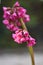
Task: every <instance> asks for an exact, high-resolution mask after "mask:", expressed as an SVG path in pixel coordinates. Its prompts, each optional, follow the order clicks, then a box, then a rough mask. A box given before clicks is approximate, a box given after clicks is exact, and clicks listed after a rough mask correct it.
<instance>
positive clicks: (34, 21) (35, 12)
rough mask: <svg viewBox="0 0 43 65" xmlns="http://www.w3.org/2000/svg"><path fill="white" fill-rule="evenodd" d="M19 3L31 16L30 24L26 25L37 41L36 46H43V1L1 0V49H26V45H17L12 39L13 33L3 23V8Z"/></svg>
mask: <svg viewBox="0 0 43 65" xmlns="http://www.w3.org/2000/svg"><path fill="white" fill-rule="evenodd" d="M16 1H19V3H20V4H21V6H23V7H24V8H26V9H27V13H28V14H29V15H30V19H31V20H30V22H27V23H26V26H27V28H28V31H29V32H30V35H31V36H32V37H34V38H35V39H36V46H35V47H38V46H42V45H43V0H1V2H0V9H1V10H0V15H1V17H0V48H15V47H25V46H26V45H25V43H24V44H22V45H18V44H16V43H15V42H14V41H13V39H12V37H11V32H10V31H9V30H8V29H6V27H5V25H4V24H3V23H2V20H3V10H2V7H3V6H10V7H12V5H13V4H14V3H15V2H16Z"/></svg>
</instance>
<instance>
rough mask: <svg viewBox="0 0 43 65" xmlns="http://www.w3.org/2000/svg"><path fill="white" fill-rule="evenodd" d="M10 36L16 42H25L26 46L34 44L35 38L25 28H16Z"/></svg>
mask: <svg viewBox="0 0 43 65" xmlns="http://www.w3.org/2000/svg"><path fill="white" fill-rule="evenodd" d="M12 37H13V39H14V41H15V42H17V43H18V44H22V43H23V42H27V43H28V44H27V46H33V45H34V44H35V39H34V38H32V37H31V36H30V35H29V33H28V32H27V31H26V30H22V29H18V30H17V31H16V32H15V33H13V34H12Z"/></svg>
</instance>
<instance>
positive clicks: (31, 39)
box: [27, 37, 36, 46]
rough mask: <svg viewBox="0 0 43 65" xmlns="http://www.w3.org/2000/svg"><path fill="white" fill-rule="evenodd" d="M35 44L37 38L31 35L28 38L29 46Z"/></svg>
mask: <svg viewBox="0 0 43 65" xmlns="http://www.w3.org/2000/svg"><path fill="white" fill-rule="evenodd" d="M35 44H36V42H35V39H34V38H32V37H30V39H29V40H28V44H27V46H33V45H35Z"/></svg>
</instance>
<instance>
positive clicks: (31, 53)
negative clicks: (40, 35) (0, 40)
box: [20, 18, 35, 65]
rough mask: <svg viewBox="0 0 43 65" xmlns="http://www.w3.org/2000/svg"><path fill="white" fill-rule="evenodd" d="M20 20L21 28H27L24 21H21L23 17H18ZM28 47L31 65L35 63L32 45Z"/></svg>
mask: <svg viewBox="0 0 43 65" xmlns="http://www.w3.org/2000/svg"><path fill="white" fill-rule="evenodd" d="M20 22H21V25H22V28H23V29H25V30H27V28H26V26H25V23H24V22H23V19H22V18H21V19H20ZM27 31H28V30H27ZM28 49H29V53H30V55H31V60H32V65H35V62H34V52H33V47H32V46H30V47H28Z"/></svg>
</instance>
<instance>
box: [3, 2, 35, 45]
mask: <svg viewBox="0 0 43 65" xmlns="http://www.w3.org/2000/svg"><path fill="white" fill-rule="evenodd" d="M3 11H4V15H3V18H4V20H3V24H4V25H5V26H6V28H7V29H9V30H10V31H12V32H14V33H13V34H12V38H13V39H14V41H15V42H17V43H18V44H22V43H23V42H28V44H27V46H32V45H34V44H35V39H34V38H32V37H31V36H30V35H29V33H28V32H27V31H26V30H23V29H20V28H21V23H20V19H21V18H22V19H23V21H24V22H29V21H30V16H29V15H28V14H26V9H24V8H23V7H21V6H20V4H19V2H16V3H15V4H14V6H13V7H12V8H10V7H3Z"/></svg>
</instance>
